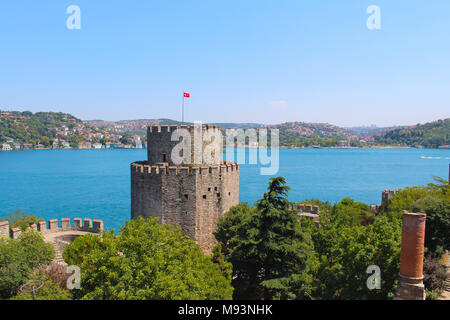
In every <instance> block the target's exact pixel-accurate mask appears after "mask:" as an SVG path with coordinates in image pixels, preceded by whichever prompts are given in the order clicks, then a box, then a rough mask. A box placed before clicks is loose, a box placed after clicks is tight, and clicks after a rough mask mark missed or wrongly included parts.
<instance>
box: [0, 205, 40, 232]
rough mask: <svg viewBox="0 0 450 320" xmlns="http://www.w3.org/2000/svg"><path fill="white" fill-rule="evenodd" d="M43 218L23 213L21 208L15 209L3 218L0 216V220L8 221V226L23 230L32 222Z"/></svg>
mask: <svg viewBox="0 0 450 320" xmlns="http://www.w3.org/2000/svg"><path fill="white" fill-rule="evenodd" d="M43 220H44V219H42V218H38V217H36V216H34V215H29V214H28V213H24V212H22V210H21V209H17V210H16V212H13V213H10V214H8V215H7V216H6V217H5V218H0V221H8V222H9V227H10V228H19V229H21V230H22V231H25V230H26V229H27V228H28V227H29V226H31V225H32V224H35V223H38V222H39V221H43Z"/></svg>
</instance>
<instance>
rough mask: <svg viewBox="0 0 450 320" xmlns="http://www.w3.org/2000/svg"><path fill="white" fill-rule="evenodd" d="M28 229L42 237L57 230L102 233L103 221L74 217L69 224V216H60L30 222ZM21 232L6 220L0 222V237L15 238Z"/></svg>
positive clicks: (57, 231)
mask: <svg viewBox="0 0 450 320" xmlns="http://www.w3.org/2000/svg"><path fill="white" fill-rule="evenodd" d="M28 229H32V230H35V231H38V232H40V233H41V234H42V235H43V236H44V237H45V236H47V235H49V234H55V233H59V232H65V233H66V232H67V231H82V232H86V233H102V232H103V221H102V220H92V219H84V220H82V219H81V218H74V219H73V225H71V223H70V219H69V218H62V219H61V220H58V219H53V220H49V221H39V222H38V223H35V224H32V225H31V226H30V227H28ZM28 229H27V230H28ZM21 233H22V230H21V229H19V228H10V225H9V222H8V221H1V222H0V237H4V238H11V239H17V238H18V237H19V236H20V234H21Z"/></svg>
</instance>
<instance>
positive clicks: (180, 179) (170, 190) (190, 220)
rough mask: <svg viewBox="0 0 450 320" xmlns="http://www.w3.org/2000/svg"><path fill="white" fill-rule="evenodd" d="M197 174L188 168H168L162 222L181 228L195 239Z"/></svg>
mask: <svg viewBox="0 0 450 320" xmlns="http://www.w3.org/2000/svg"><path fill="white" fill-rule="evenodd" d="M196 181H197V174H196V173H192V172H189V168H187V167H184V168H183V167H168V168H167V170H166V173H163V174H162V188H161V192H162V195H161V196H162V203H161V204H162V206H161V210H162V212H163V214H162V220H161V222H162V223H164V224H171V225H176V226H180V227H181V230H182V232H183V234H185V235H187V236H189V237H190V238H191V239H195V214H194V212H195V203H196V193H195V187H196Z"/></svg>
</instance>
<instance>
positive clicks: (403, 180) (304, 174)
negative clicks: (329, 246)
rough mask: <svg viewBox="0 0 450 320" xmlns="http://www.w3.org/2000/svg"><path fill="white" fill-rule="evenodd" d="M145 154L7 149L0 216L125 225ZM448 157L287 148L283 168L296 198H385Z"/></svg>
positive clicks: (248, 168) (263, 183) (442, 171)
mask: <svg viewBox="0 0 450 320" xmlns="http://www.w3.org/2000/svg"><path fill="white" fill-rule="evenodd" d="M145 159H146V150H145V149H144V150H136V149H129V150H23V151H5V152H1V151H0V216H3V215H6V214H7V213H9V212H13V211H15V210H16V209H18V208H20V209H22V210H23V211H24V212H27V213H32V214H35V215H37V216H40V217H43V218H45V219H55V218H57V219H59V218H64V217H67V218H74V217H80V218H93V219H103V220H104V222H105V228H106V229H112V228H113V229H118V228H119V227H120V226H121V225H123V224H124V222H125V220H127V219H129V218H130V163H131V162H133V161H137V160H145ZM449 163H450V150H437V149H326V148H325V149H281V150H280V168H279V172H278V174H277V175H281V176H284V177H286V179H287V183H288V185H289V186H291V188H292V190H291V191H290V197H289V199H290V200H291V201H301V200H304V199H310V198H318V199H321V200H328V201H331V202H336V201H339V200H340V199H342V198H344V197H351V198H353V199H355V200H358V201H363V202H365V203H367V204H378V203H379V202H380V200H381V191H382V190H383V189H397V188H403V187H406V186H412V185H425V184H427V183H429V182H432V181H433V176H440V177H443V178H445V179H448V173H449V171H448V170H449ZM259 172H260V170H259V167H258V165H245V164H244V165H241V168H240V200H241V201H247V202H249V203H253V202H255V201H256V200H257V199H259V198H260V197H261V196H262V194H263V193H264V191H265V189H266V187H267V182H268V179H269V176H261V175H260V174H259Z"/></svg>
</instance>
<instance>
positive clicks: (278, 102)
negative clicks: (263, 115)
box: [269, 100, 288, 107]
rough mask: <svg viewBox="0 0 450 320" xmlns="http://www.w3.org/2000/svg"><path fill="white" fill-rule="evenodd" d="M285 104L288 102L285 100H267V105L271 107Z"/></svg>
mask: <svg viewBox="0 0 450 320" xmlns="http://www.w3.org/2000/svg"><path fill="white" fill-rule="evenodd" d="M286 104H288V102H287V101H286V100H276V101H269V105H270V106H272V107H279V106H284V105H286Z"/></svg>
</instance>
